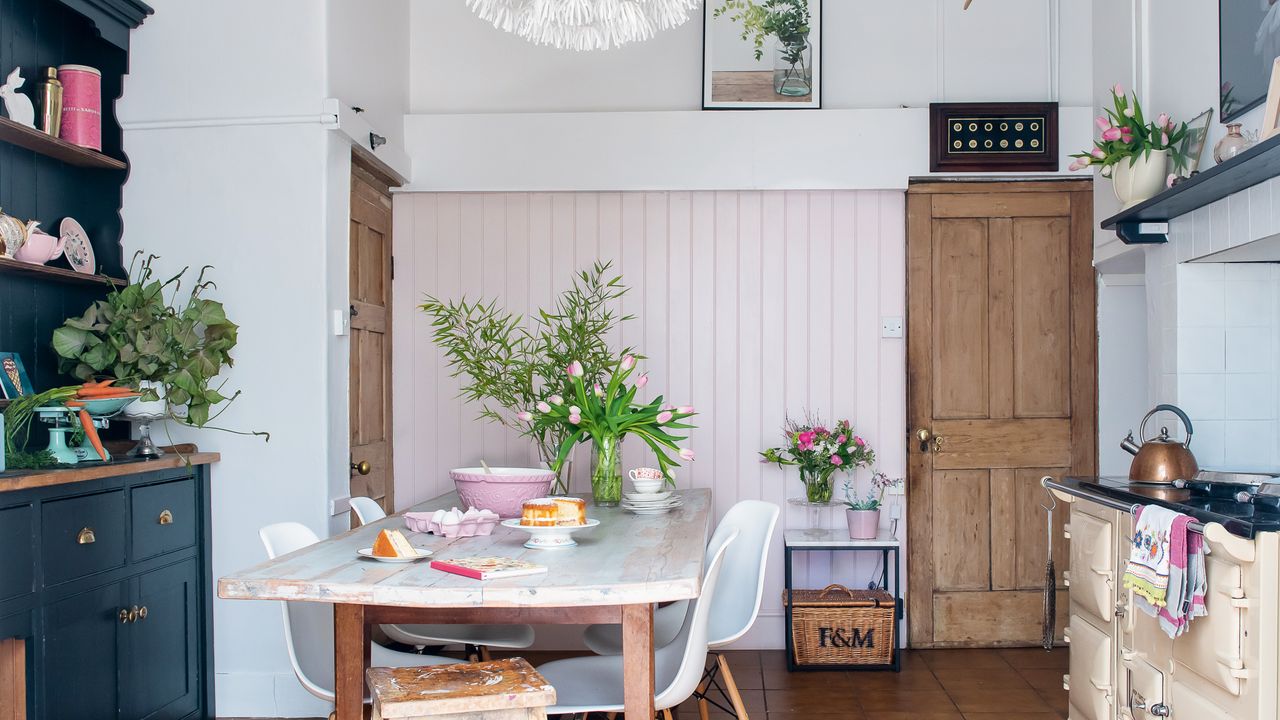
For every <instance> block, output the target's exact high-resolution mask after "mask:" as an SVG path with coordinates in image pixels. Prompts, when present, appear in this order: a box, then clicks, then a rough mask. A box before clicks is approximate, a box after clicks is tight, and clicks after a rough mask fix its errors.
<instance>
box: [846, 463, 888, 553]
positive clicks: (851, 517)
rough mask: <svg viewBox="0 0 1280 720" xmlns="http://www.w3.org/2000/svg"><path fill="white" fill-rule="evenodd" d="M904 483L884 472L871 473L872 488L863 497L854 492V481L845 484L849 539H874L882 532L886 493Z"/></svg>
mask: <svg viewBox="0 0 1280 720" xmlns="http://www.w3.org/2000/svg"><path fill="white" fill-rule="evenodd" d="M901 484H902V478H892V479H891V478H889V477H888V476H887V475H885V474H884V473H882V472H877V473H873V474H872V475H871V490H868V491H867V494H866V496H865V497H863V498H862V499H858V497H857V495H856V494H855V493H854V492H853V485H852V483H849V482H846V483H845V484H844V504H845V511H844V515H845V520H846V521H847V522H848V524H849V539H851V540H874V539H875V537H876V535H877V534H878V533H879V532H880V507H881V506H882V505H883V504H884V493H885V491H886V490H888V489H889V488H891V487H897V486H899V485H901Z"/></svg>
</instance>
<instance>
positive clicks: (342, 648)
mask: <svg viewBox="0 0 1280 720" xmlns="http://www.w3.org/2000/svg"><path fill="white" fill-rule="evenodd" d="M368 668H369V625H368V623H366V622H365V607H364V605H349V604H342V605H334V606H333V678H334V693H335V694H336V695H337V702H336V703H335V705H336V706H337V708H336V710H335V712H336V714H337V720H364V671H365V670H367V669H368Z"/></svg>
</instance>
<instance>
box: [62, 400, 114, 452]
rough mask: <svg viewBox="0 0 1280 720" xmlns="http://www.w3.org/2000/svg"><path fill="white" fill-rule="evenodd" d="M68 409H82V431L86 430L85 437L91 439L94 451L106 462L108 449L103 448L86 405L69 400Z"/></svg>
mask: <svg viewBox="0 0 1280 720" xmlns="http://www.w3.org/2000/svg"><path fill="white" fill-rule="evenodd" d="M67 407H69V408H79V409H80V429H81V430H84V436H85V437H86V438H88V439H89V443H90V444H91V445H93V449H94V450H97V451H98V457H100V458H102V461H103V462H106V461H107V449H106V448H104V447H102V440H101V439H99V438H98V429H97V428H95V427H94V426H93V418H91V417H89V411H88V410H85V408H84V403H82V402H76V401H75V400H68V401H67Z"/></svg>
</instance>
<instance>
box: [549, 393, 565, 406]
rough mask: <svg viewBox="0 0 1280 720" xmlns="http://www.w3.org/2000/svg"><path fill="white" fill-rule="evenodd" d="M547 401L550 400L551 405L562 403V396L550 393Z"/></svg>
mask: <svg viewBox="0 0 1280 720" xmlns="http://www.w3.org/2000/svg"><path fill="white" fill-rule="evenodd" d="M547 401H548V402H550V403H551V404H552V405H563V404H564V398H562V397H560V396H559V395H552V396H551V397H549V398H547Z"/></svg>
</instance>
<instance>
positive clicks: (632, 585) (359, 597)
mask: <svg viewBox="0 0 1280 720" xmlns="http://www.w3.org/2000/svg"><path fill="white" fill-rule="evenodd" d="M682 494H683V495H684V498H685V501H684V505H683V506H682V507H679V508H676V509H675V510H673V511H671V512H670V513H667V514H666V515H651V516H639V515H633V514H631V513H629V512H626V511H625V510H622V509H621V508H601V507H596V506H595V505H593V504H591V503H590V500H589V499H588V505H587V517H589V518H594V519H596V520H599V521H600V524H599V525H598V526H597V527H594V528H591V529H587V530H579V531H577V532H575V533H574V534H573V538H574V540H576V541H577V542H578V546H577V547H574V548H569V549H565V550H529V549H526V548H525V547H524V542H525V541H526V540H527V539H528V538H529V534H528V533H526V532H523V531H521V530H518V529H515V528H505V527H502V526H501V525H499V526H497V527H495V528H494V530H493V534H492V535H489V536H486V537H471V538H453V539H447V538H442V537H437V536H435V535H427V534H423V533H412V532H409V531H408V529H407V528H405V525H404V521H403V520H402V518H401V517H400V515H399V514H397V515H392V516H389V517H387V518H386V519H384V520H381V521H379V522H376V523H371V524H369V525H366V526H364V527H362V528H357V529H355V530H352V531H350V532H346V533H343V534H341V535H336V536H334V537H332V538H329V539H328V540H322V541H320V542H318V543H316V544H315V545H312V546H310V547H307V548H303V549H302V550H299V551H297V552H294V553H290V554H288V555H282V556H281V557H279V558H276V559H275V560H270V561H267V562H264V563H262V564H259V565H255V566H254V567H251V568H248V569H247V570H243V571H241V572H237V573H234V574H232V575H228V576H227V577H224V578H221V579H220V580H219V581H218V596H219V597H221V598H226V599H244V600H309V601H317V602H328V603H355V604H363V605H389V606H402V607H452V608H468V607H566V606H577V605H583V606H586V605H628V604H638V603H653V602H667V601H671V600H683V599H688V598H693V597H697V595H698V592H699V589H700V587H701V578H702V559H703V552H704V548H705V547H706V541H707V537H708V534H709V528H710V522H711V492H710V491H709V490H705V489H700V490H685V491H683V492H682ZM459 505H460V502H459V500H458V496H457V495H456V494H455V493H449V494H448V495H442V496H440V497H438V498H433V499H431V500H428V501H426V502H424V503H422V504H420V505H417V506H415V507H413V508H410V509H411V510H412V511H416V512H434V511H435V510H437V509H441V508H443V509H446V510H447V509H449V508H451V507H456V506H459ZM387 527H393V528H398V529H400V530H402V531H404V533H405V537H407V538H408V539H409V542H410V543H411V544H412V545H414V546H415V547H420V548H426V549H428V550H431V551H432V552H433V553H434V554H433V555H432V556H431V558H430V559H426V560H420V561H418V562H415V563H407V564H394V563H383V562H378V561H376V560H370V559H365V558H361V557H359V556H358V555H357V554H356V550H358V549H360V548H367V547H370V546H372V545H373V539H374V537H375V536H376V535H377V533H378V531H379V530H381V529H382V528H387ZM488 556H502V557H513V558H518V559H521V560H527V561H529V562H533V563H537V564H539V565H546V566H547V572H546V573H544V574H538V575H526V576H522V577H512V578H501V579H498V580H488V581H480V580H472V579H470V578H465V577H462V576H460V575H454V574H451V573H446V572H441V571H439V570H433V569H432V568H431V567H430V562H431V560H449V559H454V558H465V557H488Z"/></svg>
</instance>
